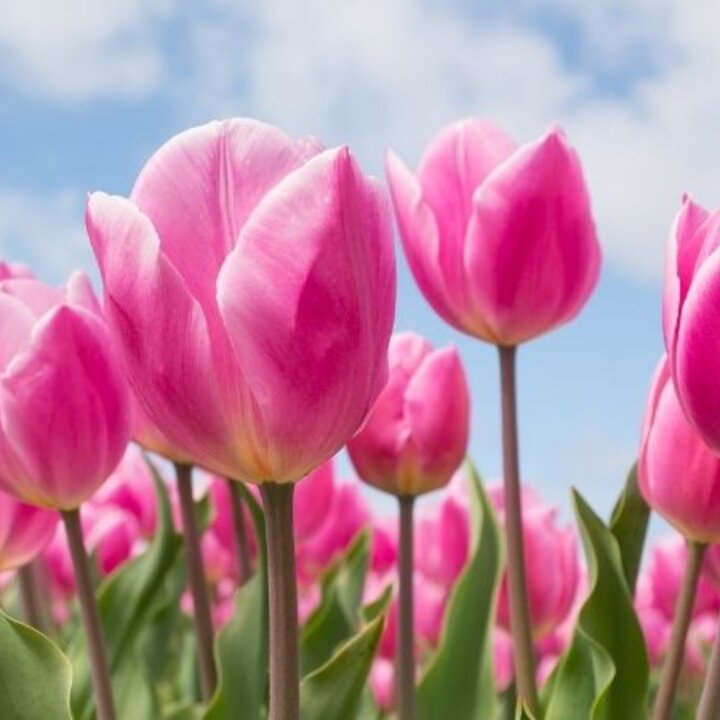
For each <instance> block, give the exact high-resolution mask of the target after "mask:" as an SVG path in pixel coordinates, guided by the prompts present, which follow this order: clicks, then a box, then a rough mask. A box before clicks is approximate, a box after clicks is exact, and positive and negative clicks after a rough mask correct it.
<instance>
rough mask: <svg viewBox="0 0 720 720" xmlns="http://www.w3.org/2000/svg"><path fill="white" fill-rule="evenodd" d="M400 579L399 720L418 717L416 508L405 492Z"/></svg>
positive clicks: (411, 497)
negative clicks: (414, 536) (416, 667)
mask: <svg viewBox="0 0 720 720" xmlns="http://www.w3.org/2000/svg"><path fill="white" fill-rule="evenodd" d="M398 503H399V505H400V533H399V536H400V567H399V573H400V583H399V590H398V596H399V597H398V627H397V671H396V673H395V678H396V683H397V696H398V720H415V653H414V647H415V637H414V635H415V633H414V607H413V508H414V505H415V497H414V496H412V495H401V496H399V497H398Z"/></svg>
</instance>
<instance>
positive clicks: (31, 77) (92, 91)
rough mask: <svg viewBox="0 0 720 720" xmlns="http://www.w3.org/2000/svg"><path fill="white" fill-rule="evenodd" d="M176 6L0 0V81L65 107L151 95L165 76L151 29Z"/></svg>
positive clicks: (124, 0) (134, 0) (155, 1)
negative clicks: (58, 101) (84, 101)
mask: <svg viewBox="0 0 720 720" xmlns="http://www.w3.org/2000/svg"><path fill="white" fill-rule="evenodd" d="M171 3H172V0H102V2H98V1H97V0H53V2H47V1H46V0H23V2H18V1H17V0H0V18H2V21H0V79H2V80H3V81H4V83H6V84H8V85H9V86H11V87H14V88H15V90H17V91H19V92H21V93H23V94H26V95H29V96H41V97H50V98H55V99H62V100H68V99H72V100H77V99H85V98H89V97H97V96H106V97H113V98H116V97H118V96H122V97H135V96H138V95H142V94H144V93H146V92H148V91H149V90H150V89H152V88H153V87H155V86H156V85H157V84H158V82H159V81H160V79H161V77H162V75H163V71H164V59H163V54H162V50H161V48H160V47H158V43H157V38H156V36H155V33H154V32H153V27H154V24H155V23H156V22H157V21H158V20H160V19H161V18H163V17H165V16H166V15H167V13H168V12H169V11H170V10H171V8H172V4H171Z"/></svg>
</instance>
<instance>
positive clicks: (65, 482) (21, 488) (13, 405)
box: [0, 275, 131, 510]
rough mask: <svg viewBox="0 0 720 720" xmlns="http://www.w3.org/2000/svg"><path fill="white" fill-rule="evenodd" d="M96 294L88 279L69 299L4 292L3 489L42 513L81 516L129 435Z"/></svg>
mask: <svg viewBox="0 0 720 720" xmlns="http://www.w3.org/2000/svg"><path fill="white" fill-rule="evenodd" d="M88 293H90V294H91V290H90V288H89V284H88V283H87V280H86V279H85V278H84V277H82V276H80V275H76V276H74V277H73V278H72V279H71V280H70V282H69V283H68V285H67V287H66V288H65V290H64V291H57V290H54V289H52V288H50V287H48V286H46V285H43V284H42V283H40V282H38V281H35V280H5V281H2V282H1V283H0V324H2V335H3V343H2V348H0V370H2V376H1V377H0V486H2V487H3V488H4V489H5V490H7V491H8V492H10V493H12V494H13V495H15V496H17V497H19V498H21V499H23V500H24V501H26V502H29V503H31V504H33V505H38V506H43V507H48V508H55V509H62V510H71V509H74V508H77V507H78V506H79V505H80V504H81V503H83V502H84V501H86V500H87V499H88V498H89V497H90V496H91V495H92V494H93V493H94V492H95V491H96V490H97V488H98V487H99V486H100V485H101V484H102V483H103V482H104V481H105V480H106V478H107V477H108V475H109V474H110V473H111V472H112V471H113V470H114V468H115V466H116V465H117V464H118V462H119V460H120V458H121V457H122V455H123V452H124V451H125V447H126V446H127V442H128V439H129V436H130V422H131V411H130V397H129V393H128V388H127V385H126V382H125V378H124V376H123V373H122V370H121V368H120V365H119V361H118V359H117V358H116V356H115V355H114V353H113V352H112V345H111V342H110V336H109V335H108V332H107V329H106V328H105V326H104V324H103V323H102V322H101V320H100V319H99V318H98V317H96V316H95V315H94V314H93V313H92V312H90V311H88V310H86V309H85V301H86V296H87V294H88Z"/></svg>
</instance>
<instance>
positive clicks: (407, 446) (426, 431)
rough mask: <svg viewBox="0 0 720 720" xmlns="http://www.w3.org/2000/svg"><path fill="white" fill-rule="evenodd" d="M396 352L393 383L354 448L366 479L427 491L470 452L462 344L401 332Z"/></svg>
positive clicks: (400, 491) (393, 488) (389, 488)
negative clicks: (440, 344) (439, 343)
mask: <svg viewBox="0 0 720 720" xmlns="http://www.w3.org/2000/svg"><path fill="white" fill-rule="evenodd" d="M389 360H390V377H389V380H388V383H387V385H386V386H385V388H384V389H383V391H382V392H381V393H380V395H379V396H378V398H377V400H376V401H375V405H373V408H372V410H371V412H370V416H369V418H368V420H367V422H366V424H365V425H364V427H363V428H362V430H361V431H360V432H359V433H358V434H357V435H355V436H354V437H353V438H352V439H351V440H350V441H349V442H348V446H347V449H348V453H349V455H350V459H351V460H352V462H353V465H354V466H355V469H356V470H357V472H358V474H359V475H360V477H361V479H362V480H364V481H365V482H367V483H369V484H370V485H374V486H375V487H377V488H379V489H381V490H385V491H386V492H389V493H393V494H395V495H420V494H422V493H426V492H429V491H431V490H436V489H437V488H439V487H442V486H443V485H446V484H447V483H448V482H449V481H450V478H451V477H452V475H453V473H454V472H455V471H456V470H457V469H458V466H459V465H460V463H461V462H462V461H463V458H464V457H465V452H466V450H467V443H468V432H469V415H470V399H469V393H468V387H467V381H466V379H465V371H464V370H463V367H462V363H461V361H460V357H459V355H458V353H457V351H456V350H455V349H454V348H452V347H447V348H443V349H441V350H434V349H433V347H432V345H430V343H429V342H428V341H427V340H425V339H424V338H422V337H420V336H419V335H415V334H413V333H400V334H398V335H395V336H393V338H392V340H391V342H390V351H389Z"/></svg>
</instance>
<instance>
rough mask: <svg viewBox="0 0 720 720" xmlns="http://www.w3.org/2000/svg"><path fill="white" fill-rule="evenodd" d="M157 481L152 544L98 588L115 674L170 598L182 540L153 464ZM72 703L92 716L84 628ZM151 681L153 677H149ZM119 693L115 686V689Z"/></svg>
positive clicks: (78, 712) (83, 715) (76, 646)
mask: <svg viewBox="0 0 720 720" xmlns="http://www.w3.org/2000/svg"><path fill="white" fill-rule="evenodd" d="M148 464H149V465H150V468H151V470H152V472H153V475H154V479H155V491H156V495H157V502H158V518H159V523H158V530H157V532H156V535H155V538H154V540H153V542H152V544H151V545H150V548H149V549H148V551H147V552H146V553H144V554H143V555H141V556H139V557H137V558H135V559H134V560H132V561H130V562H129V563H127V564H126V565H124V566H123V567H122V568H121V569H120V570H119V571H118V572H116V573H114V574H113V575H112V576H111V577H109V578H108V579H107V580H106V581H105V582H104V583H103V585H102V586H101V587H100V589H99V591H98V611H99V613H100V620H101V622H102V626H103V636H104V639H105V647H106V649H107V654H108V662H109V664H110V669H111V672H112V674H113V677H115V676H116V675H118V674H120V675H122V673H121V668H123V666H124V665H125V664H126V663H134V662H135V657H136V655H135V643H136V641H137V639H138V638H139V637H140V635H141V633H142V631H143V629H144V628H145V626H146V624H147V623H148V620H149V618H151V617H154V616H155V614H156V613H157V612H158V610H159V606H161V605H162V603H163V602H165V601H166V598H165V591H166V583H167V581H168V578H169V577H170V575H171V573H172V571H173V569H174V567H175V561H176V559H177V558H178V555H179V551H180V547H181V538H180V536H179V535H178V534H177V533H176V532H175V531H174V529H173V523H172V515H171V511H170V502H169V500H168V495H167V491H166V489H165V486H164V484H163V482H162V480H161V479H160V477H159V475H158V474H157V471H156V470H155V468H154V467H153V466H152V464H150V463H149V461H148ZM70 656H71V658H72V663H73V670H74V672H73V688H72V707H73V712H74V715H75V717H76V718H77V719H78V720H81V719H82V720H85V719H87V718H91V717H93V708H92V685H91V678H90V666H89V660H88V655H87V650H86V644H85V635H84V633H83V632H82V629H80V632H79V635H77V636H76V638H75V640H74V642H73V643H72V646H71V650H70ZM148 681H149V680H148ZM116 694H118V693H117V690H116Z"/></svg>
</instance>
